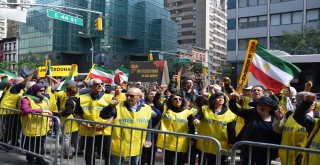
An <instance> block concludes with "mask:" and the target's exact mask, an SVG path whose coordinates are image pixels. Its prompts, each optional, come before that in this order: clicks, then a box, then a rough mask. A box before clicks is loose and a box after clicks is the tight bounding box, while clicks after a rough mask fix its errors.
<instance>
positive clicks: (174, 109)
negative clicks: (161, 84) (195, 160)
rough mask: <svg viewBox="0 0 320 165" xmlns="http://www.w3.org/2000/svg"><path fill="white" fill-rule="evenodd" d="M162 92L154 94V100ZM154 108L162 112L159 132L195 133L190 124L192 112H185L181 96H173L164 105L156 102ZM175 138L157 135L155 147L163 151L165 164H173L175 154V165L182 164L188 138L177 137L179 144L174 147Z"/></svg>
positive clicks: (184, 102)
mask: <svg viewBox="0 0 320 165" xmlns="http://www.w3.org/2000/svg"><path fill="white" fill-rule="evenodd" d="M161 92H162V91H159V93H157V94H156V98H160V97H159V95H161ZM155 102H156V104H155V106H156V108H158V109H159V110H160V111H161V112H162V118H161V122H160V130H162V131H168V132H178V133H190V134H194V133H195V128H194V125H193V124H192V121H193V120H192V119H193V114H194V112H193V111H190V110H187V109H186V108H187V107H186V100H184V99H183V98H182V95H178V94H173V95H171V96H170V97H169V99H168V101H167V102H166V103H165V104H161V103H160V101H159V100H158V101H156V100H155ZM176 142H177V138H176V136H174V135H168V134H166V135H165V134H158V140H157V147H159V148H162V149H164V150H165V151H164V152H165V154H164V156H165V164H166V165H171V164H174V162H175V155H176V152H177V164H178V165H179V164H184V162H185V153H186V152H187V150H188V138H186V137H179V144H178V147H176Z"/></svg>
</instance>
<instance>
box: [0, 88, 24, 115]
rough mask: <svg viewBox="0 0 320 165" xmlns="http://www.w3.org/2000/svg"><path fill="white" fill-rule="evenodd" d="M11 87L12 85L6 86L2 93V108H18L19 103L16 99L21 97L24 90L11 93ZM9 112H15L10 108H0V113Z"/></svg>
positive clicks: (5, 113)
mask: <svg viewBox="0 0 320 165" xmlns="http://www.w3.org/2000/svg"><path fill="white" fill-rule="evenodd" d="M11 88H12V87H9V88H7V89H6V90H5V92H4V93H3V94H2V95H3V96H2V100H1V103H0V106H1V107H3V108H11V109H15V110H18V105H19V104H20V103H19V102H18V101H19V98H21V97H22V94H23V92H24V91H23V90H21V91H20V93H17V94H12V93H10V89H11ZM9 114H16V113H14V112H12V111H10V110H5V109H2V108H0V115H9Z"/></svg>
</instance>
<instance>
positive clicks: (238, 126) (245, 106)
mask: <svg viewBox="0 0 320 165" xmlns="http://www.w3.org/2000/svg"><path fill="white" fill-rule="evenodd" d="M250 101H251V97H249V96H244V102H243V105H242V109H244V110H249V109H250V106H249V103H250ZM243 126H244V119H243V118H242V117H240V116H237V123H236V135H237V136H238V135H239V133H240V131H241V130H242V128H243Z"/></svg>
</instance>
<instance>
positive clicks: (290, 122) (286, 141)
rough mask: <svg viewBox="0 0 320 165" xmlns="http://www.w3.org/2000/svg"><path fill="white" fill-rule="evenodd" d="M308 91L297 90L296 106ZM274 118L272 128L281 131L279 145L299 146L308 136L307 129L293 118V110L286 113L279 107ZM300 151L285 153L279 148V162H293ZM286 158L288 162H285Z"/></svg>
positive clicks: (310, 111) (310, 112) (310, 113)
mask: <svg viewBox="0 0 320 165" xmlns="http://www.w3.org/2000/svg"><path fill="white" fill-rule="evenodd" d="M309 93H310V92H299V93H298V94H297V96H296V102H297V106H299V104H300V103H301V102H302V101H303V98H304V96H306V95H308V94H309ZM312 108H314V107H310V109H309V111H308V113H307V114H308V115H309V116H311V117H314V115H313V109H312ZM275 114H276V119H275V120H274V122H273V125H272V127H273V130H274V131H275V132H278V133H282V140H281V145H287V146H295V147H301V146H302V144H303V143H304V141H305V140H306V138H307V136H308V132H307V130H306V129H305V128H304V127H303V126H301V125H299V124H298V123H297V122H296V121H295V120H294V118H293V111H287V112H286V113H285V112H284V110H283V109H282V108H281V109H279V110H277V111H276V112H275ZM299 153H300V152H297V151H289V152H288V154H289V155H287V151H286V150H279V157H280V160H281V164H295V159H296V157H297V156H298V154H299ZM287 159H288V162H287Z"/></svg>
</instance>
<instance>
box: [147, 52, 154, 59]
mask: <svg viewBox="0 0 320 165" xmlns="http://www.w3.org/2000/svg"><path fill="white" fill-rule="evenodd" d="M148 61H153V54H152V53H150V54H149V55H148Z"/></svg>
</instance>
